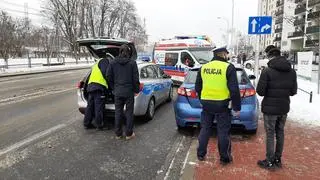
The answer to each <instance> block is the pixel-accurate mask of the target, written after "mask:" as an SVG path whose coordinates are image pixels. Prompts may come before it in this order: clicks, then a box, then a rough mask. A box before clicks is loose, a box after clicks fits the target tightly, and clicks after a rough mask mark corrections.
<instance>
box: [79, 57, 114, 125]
mask: <svg viewBox="0 0 320 180" xmlns="http://www.w3.org/2000/svg"><path fill="white" fill-rule="evenodd" d="M108 66H109V60H108V59H107V58H103V59H99V60H97V62H96V63H95V64H94V65H93V67H92V70H91V74H90V77H89V81H88V87H87V92H88V94H89V96H88V105H87V108H86V112H85V116H84V122H83V125H84V127H85V129H91V128H95V126H96V128H97V130H103V126H104V110H105V99H106V92H107V89H108V82H107V77H106V75H107V69H108ZM93 119H95V125H93V124H92V120H93Z"/></svg>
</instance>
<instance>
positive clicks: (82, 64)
mask: <svg viewBox="0 0 320 180" xmlns="http://www.w3.org/2000/svg"><path fill="white" fill-rule="evenodd" d="M1 61H3V60H0V64H3V62H1ZM26 61H27V60H26V59H12V60H10V61H9V65H18V66H15V67H12V68H9V69H0V77H7V76H18V75H26V74H37V73H46V72H55V71H67V70H76V69H87V68H90V67H91V66H92V64H93V62H92V60H89V61H88V60H85V59H80V60H79V61H78V64H75V60H74V59H70V58H69V59H66V61H65V63H66V64H65V65H55V66H43V64H46V62H47V61H46V59H33V61H32V63H39V64H40V65H37V66H32V67H31V68H28V67H26V66H27V65H26V64H24V63H26ZM51 63H57V62H56V60H52V61H51ZM19 64H24V65H19Z"/></svg>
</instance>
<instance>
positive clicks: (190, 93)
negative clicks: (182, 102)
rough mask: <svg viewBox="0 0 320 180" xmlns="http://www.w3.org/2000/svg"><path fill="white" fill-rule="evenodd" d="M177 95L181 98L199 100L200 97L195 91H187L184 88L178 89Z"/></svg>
mask: <svg viewBox="0 0 320 180" xmlns="http://www.w3.org/2000/svg"><path fill="white" fill-rule="evenodd" d="M177 93H178V95H180V96H186V97H191V98H197V97H198V95H197V92H196V91H195V90H192V89H187V88H184V87H180V88H179V89H178V92H177Z"/></svg>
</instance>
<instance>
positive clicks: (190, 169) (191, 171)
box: [180, 139, 198, 180]
mask: <svg viewBox="0 0 320 180" xmlns="http://www.w3.org/2000/svg"><path fill="white" fill-rule="evenodd" d="M197 146H198V141H197V139H195V140H193V141H192V143H191V146H190V148H189V151H188V157H187V159H186V162H185V167H184V169H183V173H182V175H181V177H180V180H194V179H195V168H196V166H197V165H198V158H197Z"/></svg>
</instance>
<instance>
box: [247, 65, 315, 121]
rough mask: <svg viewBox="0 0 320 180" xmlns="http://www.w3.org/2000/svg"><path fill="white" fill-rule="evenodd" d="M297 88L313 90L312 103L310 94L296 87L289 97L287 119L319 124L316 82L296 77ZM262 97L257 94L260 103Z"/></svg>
mask: <svg viewBox="0 0 320 180" xmlns="http://www.w3.org/2000/svg"><path fill="white" fill-rule="evenodd" d="M246 71H247V74H253V72H252V71H251V70H248V69H246ZM298 88H300V89H303V90H304V91H307V92H311V91H312V92H313V98H312V103H309V99H310V95H309V94H307V93H305V92H303V91H302V90H299V89H298V93H297V94H296V95H295V96H293V97H291V98H290V99H291V104H290V112H289V113H288V120H290V121H295V122H298V123H301V124H303V125H310V126H320V95H319V94H317V84H316V83H315V82H311V81H308V80H305V79H302V78H299V77H298ZM262 98H263V97H261V96H258V99H259V102H260V103H261V101H262Z"/></svg>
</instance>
